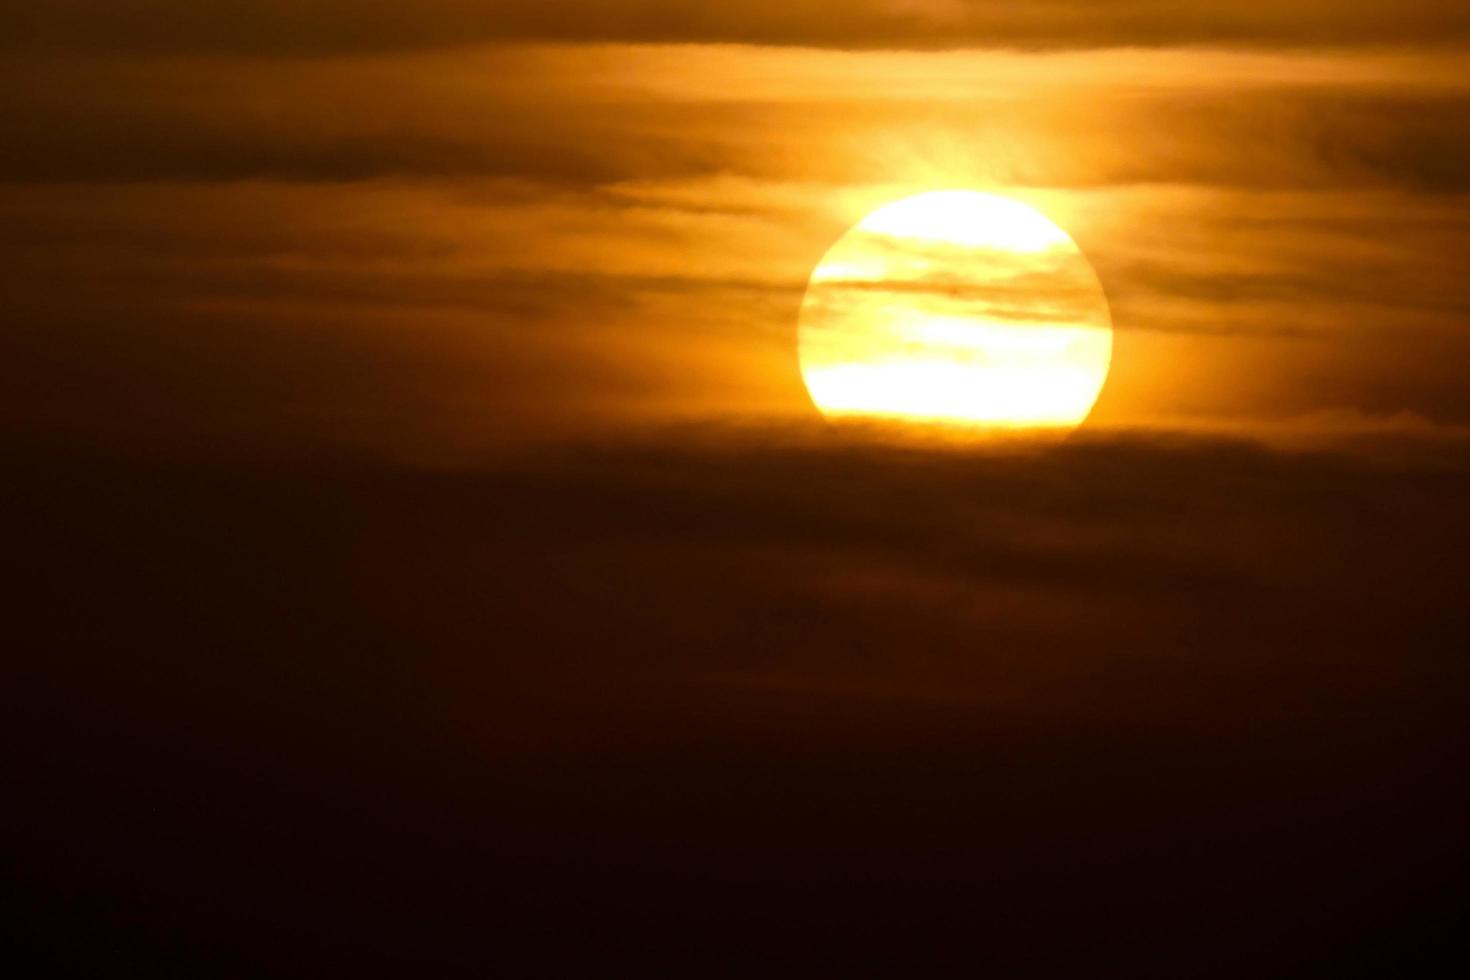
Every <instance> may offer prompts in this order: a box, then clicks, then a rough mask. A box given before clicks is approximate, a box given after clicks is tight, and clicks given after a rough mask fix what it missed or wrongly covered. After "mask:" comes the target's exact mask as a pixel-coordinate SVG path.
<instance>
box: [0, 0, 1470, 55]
mask: <svg viewBox="0 0 1470 980" xmlns="http://www.w3.org/2000/svg"><path fill="white" fill-rule="evenodd" d="M6 27H7V30H6V32H5V34H4V37H5V44H6V46H8V47H10V48H12V49H20V50H35V49H44V48H52V49H67V50H94V51H95V50H102V51H150V52H187V51H194V52H197V51H215V52H233V53H250V54H266V55H301V54H316V53H328V52H351V51H383V50H404V49H413V48H427V47H452V46H459V45H464V44H472V43H476V42H483V41H524V40H541V41H545V40H554V41H579V42H588V41H591V42H601V41H635V42H641V41H647V42H660V43H748V44H764V45H783V46H785V45H791V46H809V47H839V48H869V49H873V48H912V49H949V48H962V47H976V46H993V47H1019V48H1079V47H1080V48H1086V47H1130V46H1159V45H1176V44H1195V45H1198V44H1209V45H1218V46H1239V47H1252V46H1262V47H1301V46H1341V45H1365V46H1379V45H1393V44H1406V43H1409V44H1413V43H1417V44H1454V43H1457V42H1459V41H1463V40H1464V39H1465V38H1466V36H1467V34H1470V19H1467V16H1466V14H1465V12H1464V10H1463V7H1462V6H1461V5H1459V4H1457V3H1455V2H1453V0H1406V2H1404V3H1399V4H1396V5H1395V6H1394V8H1393V9H1392V10H1391V11H1390V10H1387V9H1385V8H1384V7H1383V6H1382V5H1381V4H1377V3H1371V2H1368V0H1345V2H1344V0H1339V2H1334V3H1328V2H1324V0H1299V2H1296V3H1293V4H1290V5H1281V4H1269V3H1263V2H1254V0H1252V2H1250V3H1243V4H1232V5H1229V6H1225V7H1222V6H1221V5H1220V4H1216V3H1210V2H1207V0H1188V2H1185V3H1179V2H1165V0H1125V2H1119V3H1107V4H1097V3H1090V2H1085V0H1028V2H1018V0H1012V2H1003V3H982V2H975V0H907V2H903V0H860V2H857V3H835V2H833V0H785V2H775V0H757V2H754V3H746V4H741V5H740V6H739V7H738V8H735V7H728V6H722V5H710V4H706V3H699V2H695V0H674V2H669V0H618V2H602V0H493V2H490V0H426V2H423V3H418V4H415V5H414V6H413V7H412V8H411V9H410V8H400V7H395V6H393V5H384V4H372V5H367V6H364V5H363V4H359V3H347V2H343V0H293V2H286V0H266V2H260V0H249V2H247V0H227V2H223V3H215V4H210V5H209V6H208V7H200V6H199V5H197V4H190V3H185V2H183V0H141V2H133V3H130V4H128V5H127V6H126V7H125V8H124V7H119V6H118V5H117V4H114V3H107V2H105V0H55V2H53V3H48V4H45V5H40V4H35V5H30V6H28V7H26V8H24V9H22V10H19V11H14V12H12V13H11V14H10V16H9V17H8V18H7V25H6Z"/></svg>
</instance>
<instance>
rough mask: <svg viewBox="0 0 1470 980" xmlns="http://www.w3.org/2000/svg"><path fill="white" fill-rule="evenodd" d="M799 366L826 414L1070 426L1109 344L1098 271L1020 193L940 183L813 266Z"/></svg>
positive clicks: (1086, 403) (1096, 388)
mask: <svg viewBox="0 0 1470 980" xmlns="http://www.w3.org/2000/svg"><path fill="white" fill-rule="evenodd" d="M798 343H799V347H800V357H801V373H802V377H803V379H804V380H805V381H806V386H807V390H808V391H809V392H810V393H811V397H812V401H813V402H814V403H815V404H816V406H817V408H818V409H820V410H821V412H822V414H824V415H826V416H827V417H829V418H854V417H856V418H873V419H888V420H894V421H904V422H911V423H920V424H938V425H947V426H965V427H973V428H976V429H1011V430H1016V429H1033V428H1050V429H1057V428H1072V427H1075V426H1077V425H1080V424H1081V423H1082V422H1083V420H1085V419H1086V418H1087V416H1088V413H1090V412H1091V411H1092V406H1093V404H1094V403H1095V402H1096V401H1097V398H1098V395H1099V394H1100V393H1101V391H1102V387H1103V382H1104V381H1105V380H1106V379H1107V375H1108V367H1109V365H1110V363H1111V361H1112V353H1113V327H1112V318H1111V316H1110V314H1109V312H1108V302H1107V297H1106V296H1105V295H1104V293H1103V289H1102V284H1101V283H1100V282H1099V281H1098V278H1097V274H1096V273H1095V272H1094V271H1093V268H1092V266H1091V264H1089V263H1088V261H1087V259H1086V257H1085V256H1083V254H1082V250H1081V249H1079V248H1078V247H1077V244H1076V242H1074V241H1072V239H1071V237H1070V236H1069V235H1068V234H1067V233H1066V232H1065V231H1063V230H1062V229H1061V228H1059V227H1057V226H1056V225H1055V224H1054V223H1052V222H1051V221H1050V220H1049V219H1047V218H1046V217H1045V216H1044V215H1042V214H1041V213H1040V212H1039V211H1037V210H1035V209H1034V208H1032V207H1029V206H1028V205H1025V204H1022V203H1020V202H1019V201H1013V200H1010V199H1009V198H1004V197H999V196H997V195H994V194H983V193H979V192H976V191H935V192H932V193H928V194H920V195H918V196H917V197H910V198H906V199H904V200H901V201H897V202H895V203H893V204H889V205H887V206H885V207H882V208H879V209H878V210H877V211H874V212H873V213H871V214H869V215H868V216H867V217H866V218H864V219H863V220H862V221H860V222H859V223H858V224H857V225H856V226H855V227H854V228H852V229H851V230H850V231H848V233H847V234H846V235H844V236H843V237H842V238H841V240H839V241H838V242H837V244H836V245H834V246H833V247H832V249H831V250H830V251H829V252H827V254H826V255H825V256H824V257H823V259H822V261H821V262H820V263H819V264H818V265H817V267H816V270H815V271H813V273H812V276H811V281H810V283H809V284H808V287H807V291H806V298H805V300H804V301H803V303H802V309H801V322H800V329H799V337H798Z"/></svg>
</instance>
